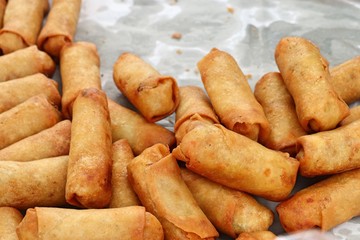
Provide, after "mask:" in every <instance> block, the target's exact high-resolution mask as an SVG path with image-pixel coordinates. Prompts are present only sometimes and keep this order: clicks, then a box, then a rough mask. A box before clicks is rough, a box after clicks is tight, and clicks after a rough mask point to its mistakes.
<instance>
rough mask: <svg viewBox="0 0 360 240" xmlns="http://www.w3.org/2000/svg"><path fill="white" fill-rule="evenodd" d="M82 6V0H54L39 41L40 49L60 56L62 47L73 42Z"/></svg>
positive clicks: (54, 55) (55, 56)
mask: <svg viewBox="0 0 360 240" xmlns="http://www.w3.org/2000/svg"><path fill="white" fill-rule="evenodd" d="M80 8H81V0H53V1H52V6H51V9H50V12H49V15H48V17H47V19H46V23H45V26H44V27H43V28H42V29H41V32H40V34H39V38H38V41H37V44H38V46H39V49H43V50H44V51H45V52H47V53H48V54H49V55H51V56H53V57H54V58H58V57H59V54H60V51H61V48H62V47H63V46H64V45H65V44H67V43H72V42H73V39H74V35H75V32H76V27H77V23H78V19H79V14H80ZM64 22H65V23H66V24H64Z"/></svg>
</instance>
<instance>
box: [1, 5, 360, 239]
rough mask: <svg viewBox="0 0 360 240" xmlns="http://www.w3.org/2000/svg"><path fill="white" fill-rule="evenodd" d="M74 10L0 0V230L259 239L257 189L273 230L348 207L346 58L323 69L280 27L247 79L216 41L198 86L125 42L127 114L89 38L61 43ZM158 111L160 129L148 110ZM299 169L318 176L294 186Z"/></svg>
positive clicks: (357, 194)
mask: <svg viewBox="0 0 360 240" xmlns="http://www.w3.org/2000/svg"><path fill="white" fill-rule="evenodd" d="M80 8H81V0H53V1H52V5H51V6H49V3H48V1H47V0H35V1H28V0H9V1H5V0H2V1H0V19H1V21H0V24H1V30H0V51H1V54H2V56H0V66H1V67H0V239H6V240H13V239H14V240H16V239H19V240H30V239H31V240H32V239H39V240H40V239H41V240H70V239H71V240H74V239H89V240H92V239H97V240H99V239H104V240H105V239H106V240H107V239H125V240H126V239H129V240H134V239H135V240H136V239H139V240H142V239H143V240H156V239H169V240H170V239H186V240H188V239H196V240H199V239H206V240H210V239H216V238H217V237H218V236H219V234H220V233H223V234H226V235H228V236H230V237H232V238H234V239H235V238H236V239H238V240H246V239H248V240H273V239H275V238H276V236H275V235H274V233H272V232H270V231H269V230H268V229H269V227H270V226H271V225H272V223H273V221H274V214H275V213H274V212H272V211H271V210H270V209H269V208H267V207H266V206H264V205H262V204H261V203H260V202H259V201H258V198H255V197H260V198H264V199H266V200H270V201H275V202H278V205H277V207H276V211H277V214H278V215H279V219H280V222H281V224H282V226H283V228H284V229H285V231H287V232H295V231H300V230H306V229H311V228H320V229H321V230H323V231H327V230H329V229H331V228H333V227H335V226H336V225H338V224H340V223H343V222H345V221H348V220H349V219H351V218H353V217H355V216H359V215H360V204H359V203H360V120H358V119H360V108H352V109H349V106H348V104H350V103H352V102H354V101H356V100H358V99H360V58H359V57H355V58H353V59H350V60H348V61H347V62H345V63H343V64H340V65H339V66H336V67H334V68H332V69H329V64H328V62H327V60H326V59H325V58H324V57H323V56H322V55H321V54H320V49H319V48H317V47H316V46H315V45H314V44H313V43H312V42H310V41H309V40H307V39H304V38H301V37H284V38H282V39H281V40H280V41H279V43H278V44H277V46H276V49H275V62H276V64H277V66H278V68H279V72H271V73H267V74H265V75H264V76H263V77H262V78H261V79H260V80H259V81H258V82H257V84H256V86H255V89H254V91H252V89H251V88H250V86H249V84H248V82H247V79H246V77H245V75H244V74H243V72H242V71H241V69H240V67H239V65H238V63H237V62H236V60H235V59H234V58H233V57H232V56H231V55H230V54H229V53H226V52H224V51H221V50H218V49H216V48H214V49H212V50H211V51H210V52H209V53H208V54H207V55H206V56H204V57H203V58H202V59H200V60H199V62H198V63H197V66H198V69H199V72H200V75H201V80H202V82H203V88H200V87H196V86H179V85H178V83H177V81H176V79H175V78H174V77H172V76H166V75H162V74H161V73H159V72H158V71H157V70H156V69H154V68H153V67H152V66H151V65H150V64H148V63H147V62H145V61H144V60H143V59H141V58H140V57H139V56H137V55H135V54H133V53H123V54H121V55H120V56H119V58H118V59H117V61H116V62H115V63H114V66H113V80H114V83H115V85H116V87H117V88H118V89H119V91H120V92H121V94H122V95H124V96H125V97H126V98H127V99H128V100H129V102H130V103H131V104H132V105H133V106H134V107H135V108H136V111H133V110H131V109H129V108H126V107H124V106H122V105H120V104H118V103H117V102H116V101H113V100H111V99H109V98H108V97H107V94H106V92H105V91H104V90H103V89H102V82H101V77H100V60H99V55H98V51H97V47H96V45H95V44H93V43H91V42H87V41H75V40H74V36H75V33H76V28H77V22H78V18H79V13H80ZM45 17H46V19H45V20H44V18H45ZM57 65H58V66H59V68H60V73H61V93H60V91H59V84H58V82H56V81H54V80H52V79H51V77H52V75H53V73H54V71H55V68H56V67H57ZM120 92H119V94H120ZM172 114H175V118H176V121H175V124H174V131H170V130H169V129H167V128H165V127H163V126H161V125H158V124H157V123H156V122H157V121H159V120H161V119H164V118H166V117H168V116H170V115H172ZM299 175H301V176H303V177H315V176H323V177H322V180H321V181H319V182H317V183H316V184H314V185H311V186H309V187H306V188H304V189H302V190H300V191H298V192H296V193H293V189H294V186H295V183H296V180H297V177H298V176H299Z"/></svg>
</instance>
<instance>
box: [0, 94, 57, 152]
mask: <svg viewBox="0 0 360 240" xmlns="http://www.w3.org/2000/svg"><path fill="white" fill-rule="evenodd" d="M60 120H61V114H60V112H59V111H58V110H57V109H56V108H55V107H54V106H53V105H52V104H51V103H49V101H48V100H47V99H46V97H45V96H44V95H37V96H34V97H31V98H29V99H28V100H26V101H25V102H23V103H20V104H19V105H17V106H15V107H13V108H11V109H9V110H8V111H5V112H3V113H1V114H0V136H1V138H0V149H3V148H5V147H7V146H9V145H11V144H13V143H15V142H17V141H19V140H21V139H23V138H26V137H29V136H31V135H33V134H36V133H38V132H40V131H42V130H44V129H47V128H49V127H52V126H54V125H55V124H56V123H58V122H59V121H60Z"/></svg>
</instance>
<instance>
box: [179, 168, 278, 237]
mask: <svg viewBox="0 0 360 240" xmlns="http://www.w3.org/2000/svg"><path fill="white" fill-rule="evenodd" d="M181 176H182V178H183V179H184V181H185V183H186V185H187V186H188V188H189V189H190V191H191V193H192V195H193V196H194V198H195V200H196V202H197V203H198V204H199V206H200V208H201V210H203V212H204V213H205V215H206V216H207V217H208V218H209V220H210V221H211V222H212V223H213V224H214V226H215V227H216V228H217V229H218V230H219V231H221V232H223V233H225V234H227V235H229V236H231V237H233V238H235V237H236V236H237V235H238V234H240V233H242V232H254V231H261V230H267V229H268V228H269V227H270V225H271V224H272V222H273V213H272V212H271V210H270V209H268V208H266V207H264V206H263V205H261V204H260V203H258V202H257V201H256V200H255V199H254V198H253V197H252V196H250V195H248V194H246V193H243V192H240V191H237V190H234V189H231V188H228V187H225V186H223V185H220V184H218V183H215V182H212V181H210V180H208V179H206V178H204V177H201V176H200V175H198V174H196V173H193V172H191V171H189V170H187V169H185V168H182V169H181Z"/></svg>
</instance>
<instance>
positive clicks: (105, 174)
mask: <svg viewBox="0 0 360 240" xmlns="http://www.w3.org/2000/svg"><path fill="white" fill-rule="evenodd" d="M73 110H74V111H73V113H74V114H73V119H72V124H71V141H70V153H69V169H68V175H67V182H66V201H67V202H68V203H70V204H72V205H74V206H78V207H85V208H103V207H105V206H107V205H108V204H109V203H110V199H111V166H112V160H111V156H112V150H111V145H112V140H111V126H110V117H109V111H108V103H107V98H106V94H105V93H104V92H103V91H101V90H98V89H96V88H87V89H84V90H82V91H81V92H80V93H79V95H78V97H77V98H76V100H75V101H74V108H73Z"/></svg>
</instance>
